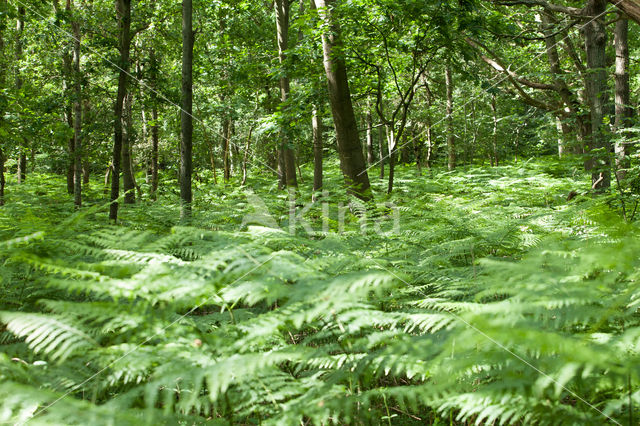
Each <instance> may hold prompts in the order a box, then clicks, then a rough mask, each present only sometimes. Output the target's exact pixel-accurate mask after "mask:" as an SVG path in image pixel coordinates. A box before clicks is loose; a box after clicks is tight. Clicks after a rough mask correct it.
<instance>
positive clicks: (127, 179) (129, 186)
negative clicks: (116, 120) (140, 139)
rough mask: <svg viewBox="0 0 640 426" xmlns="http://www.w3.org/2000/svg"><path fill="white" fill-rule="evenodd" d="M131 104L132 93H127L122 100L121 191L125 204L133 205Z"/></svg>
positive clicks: (134, 199)
mask: <svg viewBox="0 0 640 426" xmlns="http://www.w3.org/2000/svg"><path fill="white" fill-rule="evenodd" d="M132 103H133V93H131V92H129V93H127V95H126V97H125V99H124V111H123V122H124V125H123V131H122V189H123V190H124V203H125V204H134V203H135V202H136V193H135V189H136V186H135V181H134V177H133V160H132V158H131V157H132V155H131V145H132V140H131V138H132V137H133V117H132V116H131V115H132V114H131V104H132Z"/></svg>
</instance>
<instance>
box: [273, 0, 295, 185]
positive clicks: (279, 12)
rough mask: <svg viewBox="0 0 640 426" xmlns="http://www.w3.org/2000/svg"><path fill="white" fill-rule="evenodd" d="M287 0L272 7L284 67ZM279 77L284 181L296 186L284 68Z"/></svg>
mask: <svg viewBox="0 0 640 426" xmlns="http://www.w3.org/2000/svg"><path fill="white" fill-rule="evenodd" d="M290 5H291V2H290V1H289V0H275V1H274V7H275V11H276V30H277V35H278V59H279V61H280V66H281V67H283V68H284V67H285V60H286V52H287V49H288V48H289V14H290ZM281 73H282V75H281V77H280V97H281V101H282V113H283V115H284V117H285V122H287V123H286V124H284V126H283V127H284V129H282V131H281V137H282V144H281V148H280V149H281V150H282V156H283V158H284V175H285V178H284V181H285V184H286V186H287V187H294V188H295V187H297V186H298V181H297V179H296V159H295V155H294V150H293V147H292V146H291V145H292V143H291V140H290V138H289V128H290V126H289V125H288V121H289V119H288V112H287V111H286V110H287V107H286V102H287V99H288V98H289V92H290V91H291V87H290V82H289V77H288V76H287V73H286V69H283V70H281Z"/></svg>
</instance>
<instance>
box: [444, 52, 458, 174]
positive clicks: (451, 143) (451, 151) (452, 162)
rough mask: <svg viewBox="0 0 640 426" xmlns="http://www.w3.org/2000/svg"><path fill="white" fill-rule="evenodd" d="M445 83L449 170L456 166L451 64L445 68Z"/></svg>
mask: <svg viewBox="0 0 640 426" xmlns="http://www.w3.org/2000/svg"><path fill="white" fill-rule="evenodd" d="M444 77H445V84H446V89H447V155H448V167H449V170H453V169H455V168H456V145H455V144H456V142H455V135H454V133H453V79H452V77H451V66H449V64H447V66H446V68H445V73H444Z"/></svg>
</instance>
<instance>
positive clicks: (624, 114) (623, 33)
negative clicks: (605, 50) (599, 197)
mask: <svg viewBox="0 0 640 426" xmlns="http://www.w3.org/2000/svg"><path fill="white" fill-rule="evenodd" d="M614 35H615V40H614V44H615V48H616V74H615V84H616V121H615V129H616V131H619V130H621V129H625V128H628V127H631V126H632V124H633V123H632V121H633V114H634V111H633V108H632V107H631V106H630V104H631V99H630V98H631V96H630V90H629V21H628V20H627V19H625V18H624V16H622V14H620V13H619V14H618V21H617V22H616V28H615V32H614ZM628 136H629V135H619V136H618V140H617V141H616V146H615V152H616V173H617V177H618V179H620V180H622V179H624V177H625V175H626V170H625V169H627V168H628V167H629V161H628V159H627V155H628V154H629V153H628V151H627V146H626V144H625V140H626V139H627V138H628Z"/></svg>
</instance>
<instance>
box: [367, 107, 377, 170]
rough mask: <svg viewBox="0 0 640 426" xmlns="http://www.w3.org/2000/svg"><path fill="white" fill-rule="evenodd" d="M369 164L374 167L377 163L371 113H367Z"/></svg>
mask: <svg viewBox="0 0 640 426" xmlns="http://www.w3.org/2000/svg"><path fill="white" fill-rule="evenodd" d="M366 120H367V164H368V165H369V166H372V165H373V163H375V161H376V160H375V157H374V156H373V123H372V120H371V111H367V116H366Z"/></svg>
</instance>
